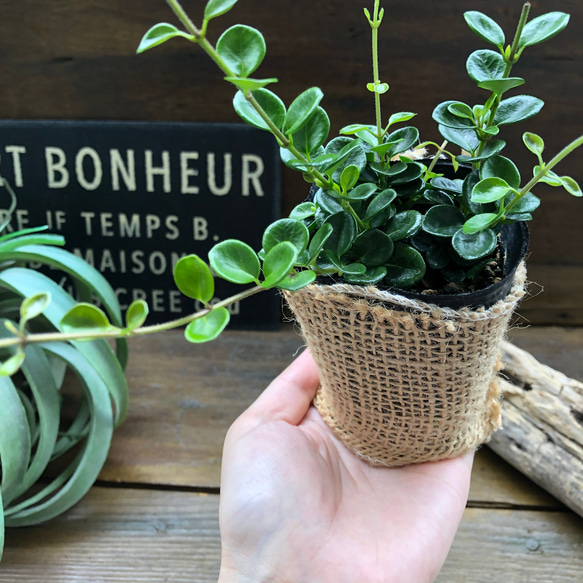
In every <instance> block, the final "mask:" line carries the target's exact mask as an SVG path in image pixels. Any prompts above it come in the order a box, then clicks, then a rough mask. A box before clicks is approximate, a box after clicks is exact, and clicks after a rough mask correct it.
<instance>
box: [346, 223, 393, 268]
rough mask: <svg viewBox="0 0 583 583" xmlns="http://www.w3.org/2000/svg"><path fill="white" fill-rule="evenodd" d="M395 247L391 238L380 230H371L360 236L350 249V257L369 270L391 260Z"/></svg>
mask: <svg viewBox="0 0 583 583" xmlns="http://www.w3.org/2000/svg"><path fill="white" fill-rule="evenodd" d="M393 247H394V245H393V241H392V240H391V238H390V237H389V236H387V235H385V234H384V233H383V232H382V231H379V230H378V229H370V230H369V231H364V232H363V233H361V234H360V235H358V237H357V238H356V240H355V241H354V244H353V245H352V247H351V249H350V257H351V258H352V259H353V260H354V261H356V262H358V263H362V264H364V265H366V267H367V268H370V267H377V266H379V265H384V264H385V263H386V262H387V261H388V260H389V258H390V257H391V255H392V253H393Z"/></svg>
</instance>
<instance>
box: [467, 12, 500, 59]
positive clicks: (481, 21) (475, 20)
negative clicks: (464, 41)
mask: <svg viewBox="0 0 583 583" xmlns="http://www.w3.org/2000/svg"><path fill="white" fill-rule="evenodd" d="M464 18H465V20H466V22H467V24H468V26H469V27H470V28H471V29H472V30H473V31H474V32H475V33H476V34H477V35H478V36H479V37H480V38H481V39H482V40H485V41H486V42H489V43H492V44H493V45H496V46H497V47H498V48H499V49H500V50H502V48H503V47H504V42H505V37H504V31H503V30H502V28H501V27H500V25H499V24H498V23H497V22H495V21H494V20H492V19H491V18H490V17H489V16H486V15H485V14H482V13H481V12H477V11H475V10H470V11H468V12H464Z"/></svg>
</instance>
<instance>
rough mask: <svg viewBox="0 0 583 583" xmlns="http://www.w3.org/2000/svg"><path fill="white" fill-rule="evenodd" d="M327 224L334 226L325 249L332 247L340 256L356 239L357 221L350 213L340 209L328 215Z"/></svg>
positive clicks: (331, 249)
mask: <svg viewBox="0 0 583 583" xmlns="http://www.w3.org/2000/svg"><path fill="white" fill-rule="evenodd" d="M325 224H329V225H331V226H332V233H331V235H330V236H329V237H328V239H327V240H326V242H325V243H324V249H330V251H332V252H333V253H335V254H336V255H338V257H341V256H342V255H344V253H346V251H348V249H350V247H351V246H352V243H353V242H354V240H355V239H356V235H357V234H358V228H357V226H356V221H355V220H354V217H353V216H352V215H351V214H350V213H348V212H346V211H340V212H339V213H336V214H334V215H332V216H330V217H328V218H327V219H326V221H325Z"/></svg>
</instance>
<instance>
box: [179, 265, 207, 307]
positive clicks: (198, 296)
mask: <svg viewBox="0 0 583 583" xmlns="http://www.w3.org/2000/svg"><path fill="white" fill-rule="evenodd" d="M174 282H175V283H176V287H177V288H178V289H179V290H180V291H181V292H182V293H183V294H184V295H185V296H187V297H189V298H192V299H193V300H200V301H201V302H202V303H203V304H206V303H208V302H210V301H211V299H212V298H213V295H214V294H215V280H214V278H213V274H212V273H211V270H210V269H209V266H208V265H207V264H206V263H205V262H204V261H203V260H202V259H201V258H200V257H198V255H187V256H186V257H181V258H180V259H179V260H178V261H177V263H176V265H175V267H174Z"/></svg>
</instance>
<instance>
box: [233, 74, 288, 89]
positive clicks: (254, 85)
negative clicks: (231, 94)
mask: <svg viewBox="0 0 583 583" xmlns="http://www.w3.org/2000/svg"><path fill="white" fill-rule="evenodd" d="M225 81H228V82H229V83H232V84H233V85H235V87H237V88H238V89H240V90H241V91H257V90H258V89H262V88H263V87H266V86H267V85H271V83H277V79H276V78H275V77H270V78H268V79H250V78H248V77H246V78H244V79H242V78H241V77H225Z"/></svg>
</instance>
